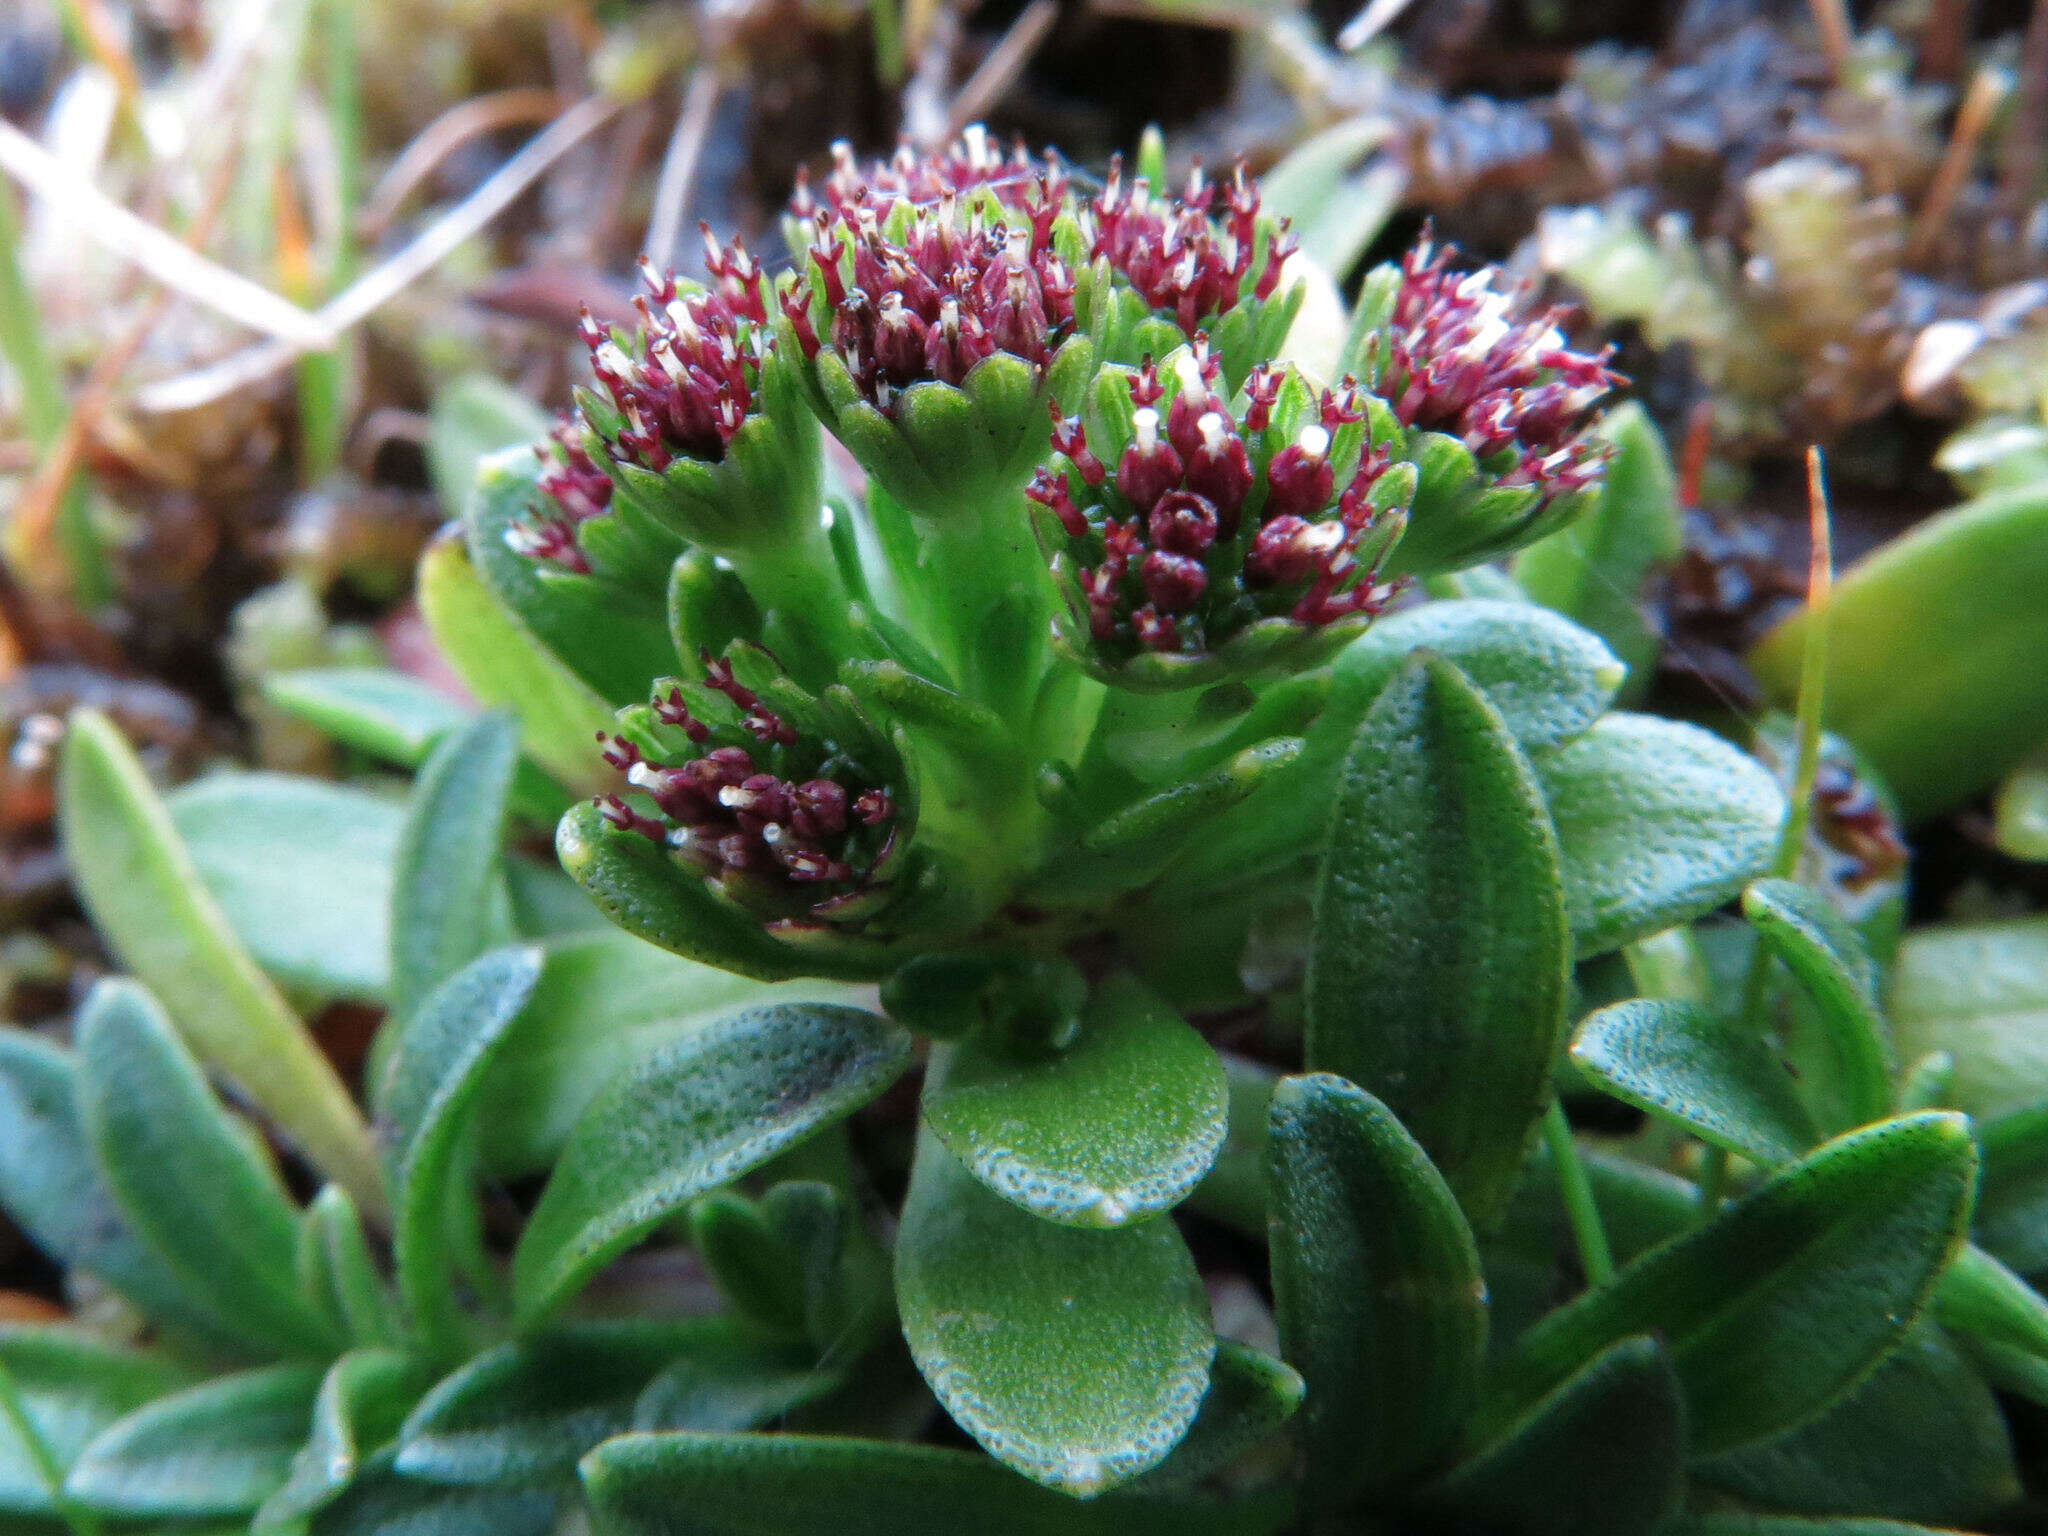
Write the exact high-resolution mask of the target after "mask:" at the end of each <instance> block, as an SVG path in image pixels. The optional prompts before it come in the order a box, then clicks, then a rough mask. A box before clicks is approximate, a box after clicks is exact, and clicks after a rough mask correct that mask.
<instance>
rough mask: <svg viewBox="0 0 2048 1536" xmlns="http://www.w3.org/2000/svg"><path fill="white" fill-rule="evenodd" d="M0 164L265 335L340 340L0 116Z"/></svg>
mask: <svg viewBox="0 0 2048 1536" xmlns="http://www.w3.org/2000/svg"><path fill="white" fill-rule="evenodd" d="M0 170H4V171H6V172H7V174H8V175H10V176H12V177H13V178H14V179H15V180H16V181H18V182H20V183H21V185H22V186H23V187H25V188H26V189H27V190H29V191H30V192H32V193H34V194H35V195H36V196H37V197H39V198H41V199H42V200H43V201H44V202H46V203H48V204H50V205H51V206H52V207H55V208H57V209H59V210H60V211H62V212H63V213H65V214H67V215H69V216H70V217H71V218H73V219H75V220H76V221H77V222H78V224H79V226H80V227H81V228H83V229H84V230H85V232H86V233H87V234H88V235H90V236H91V237H92V239H93V240H95V241H96V242H97V243H99V244H101V245H103V246H105V247H106V248H107V249H108V250H110V251H113V252H114V253H115V254H116V255H119V256H122V257H124V258H126V259H127V260H129V261H131V262H133V263H134V264H135V265H136V266H138V267H140V268H142V269H143V270H144V271H145V272H147V273H148V274H149V275H150V276H151V277H153V278H155V279H156V280H157V281H158V282H160V283H162V284H163V285H164V286H165V287H167V288H173V289H176V290H177V291H178V292H179V293H182V294H184V295H185V296H186V297H187V298H189V299H193V300H196V301H197V302H199V303H201V304H204V305H206V306H207V307H208V308H209V309H213V310H215V311H217V312H219V313H220V314H223V315H226V316H227V317H228V318H229V319H230V320H233V321H235V322H236V323H237V324H239V325H244V326H247V327H248V328H249V329H250V330H252V331H258V332H261V333H262V334H264V335H266V336H274V337H277V338H278V339H280V340H288V341H292V342H295V343H298V344H301V345H303V346H306V347H309V348H323V347H329V346H332V345H333V344H334V333H333V331H332V330H331V329H330V328H329V326H328V325H327V324H326V323H325V322H324V321H322V320H320V319H319V318H318V317H317V316H314V315H311V314H308V313H307V312H306V311H305V310H303V309H301V308H299V306H298V305H296V304H294V303H292V302H291V301H290V300H288V299H285V298H283V297H281V296H280V295H278V294H275V293H272V292H271V291H270V290H269V289H268V288H265V287H264V286H263V285H262V284H260V283H255V282H252V281H250V280H249V279H248V278H246V277H243V276H242V275H241V274H240V273H239V272H231V271H229V270H228V269H227V268H226V267H224V266H222V265H220V263H218V262H216V261H213V260H211V259H209V258H208V257H205V256H202V255H200V254H199V252H198V251H196V250H194V249H193V248H192V247H191V246H190V245H188V244H186V243H185V242H184V241H181V240H179V239H178V238H177V236H175V235H172V234H168V233H166V232H165V231H164V230H162V229H159V228H158V227H157V226H156V225H154V224H151V223H149V222H148V221H147V220H144V219H141V218H138V217H137V216H136V215H135V214H133V213H130V212H129V211H128V210H127V209H126V208H124V207H122V206H121V205H120V204H119V203H117V202H115V201H114V200H113V199H112V198H110V197H108V196H107V194H106V193H104V192H102V191H100V189H99V188H98V187H95V186H93V185H92V184H91V183H90V182H87V181H82V180H80V179H79V178H78V176H77V175H76V174H74V173H73V172H72V171H70V170H68V169H67V168H66V167H65V166H64V165H63V163H62V162H61V161H59V160H58V159H57V158H56V157H55V156H54V155H52V154H51V153H50V152H49V151H48V150H47V149H45V148H43V146H42V145H40V144H38V143H37V142H36V141H35V140H34V139H32V138H30V137H29V136H28V135H27V134H25V133H23V132H22V131H21V130H20V129H19V128H16V127H15V126H14V125H13V124H12V123H9V122H6V121H4V120H0Z"/></svg>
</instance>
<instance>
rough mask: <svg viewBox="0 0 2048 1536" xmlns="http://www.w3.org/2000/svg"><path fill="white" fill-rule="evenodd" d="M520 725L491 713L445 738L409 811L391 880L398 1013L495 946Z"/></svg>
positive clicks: (405, 1011) (407, 1010)
mask: <svg viewBox="0 0 2048 1536" xmlns="http://www.w3.org/2000/svg"><path fill="white" fill-rule="evenodd" d="M518 761H519V736H518V729H517V727H516V725H515V724H514V723H513V720H512V718H511V717H510V716H509V715H501V714H494V715H485V716H484V717H483V718H481V719H480V720H477V721H476V722H475V723H474V724H472V725H469V726H466V727H464V728H463V729H462V730H461V731H457V732H453V733H451V734H449V735H447V736H445V737H443V738H442V740H441V742H440V744H439V745H437V746H436V747H435V748H434V750H433V753H432V754H431V755H430V756H429V757H428V758H427V761H426V764H425V766H424V767H422V768H421V769H420V773H419V777H418V778H417V779H416V780H414V781H413V788H412V798H411V800H410V801H409V802H408V803H407V806H406V811H405V828H404V832H403V835H402V836H401V837H400V839H399V844H398V850H397V857H396V860H395V862H394V865H393V875H392V882H391V928H390V933H391V1013H392V1016H393V1017H394V1018H398V1019H403V1018H406V1017H407V1016H409V1015H410V1014H411V1013H412V1011H413V1010H414V1009H416V1008H418V1007H419V1006H420V1004H421V1003H422V1002H423V1001H424V1000H425V998H426V996H427V994H428V993H430V992H432V991H433V990H434V989H435V988H436V987H438V986H440V985H441V983H442V982H444V981H446V980H447V979H448V978H449V977H450V976H453V975H454V974H455V973H456V972H457V971H459V970H461V969H462V968H463V967H464V966H465V965H467V964H469V962H470V961H472V960H474V959H475V958H476V957H477V956H478V955H480V954H482V953H483V952H484V951H485V950H486V949H488V948H490V947H491V941H492V940H493V939H494V938H496V937H498V933H497V932H496V931H495V930H497V929H499V928H500V927H501V926H502V925H501V924H500V923H497V922H494V921H493V917H494V915H495V914H496V913H497V912H498V911H499V910H500V907H499V903H501V902H502V901H503V897H502V895H501V894H500V882H501V880H502V878H503V876H502V868H503V858H502V854H503V847H504V842H505V818H506V810H507V804H508V798H509V796H510V794H511V789H512V771H513V769H514V767H515V766H516V765H517V763H518Z"/></svg>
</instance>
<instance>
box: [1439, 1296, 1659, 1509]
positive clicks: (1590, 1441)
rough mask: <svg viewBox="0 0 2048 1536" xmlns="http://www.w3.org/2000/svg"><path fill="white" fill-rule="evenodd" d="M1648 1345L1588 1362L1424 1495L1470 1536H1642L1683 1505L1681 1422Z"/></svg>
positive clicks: (1628, 1345)
mask: <svg viewBox="0 0 2048 1536" xmlns="http://www.w3.org/2000/svg"><path fill="white" fill-rule="evenodd" d="M1684 1407H1685V1405H1684V1402H1683V1400H1682V1398H1681V1396H1680V1393H1679V1386H1678V1378H1677V1377H1676V1376H1675V1375H1674V1374H1673V1372H1672V1369H1671V1361H1670V1360H1669V1358H1667V1357H1666V1355H1665V1353H1664V1351H1663V1349H1662V1348H1661V1347H1660V1346H1659V1345H1658V1344H1657V1342H1656V1341H1655V1340H1654V1339H1649V1338H1644V1337H1640V1336H1638V1337H1634V1338H1625V1339H1621V1340H1618V1341H1616V1342H1615V1343H1614V1344H1612V1345H1611V1346H1609V1347H1608V1348H1607V1349H1605V1350H1603V1351H1601V1352H1600V1353H1599V1354H1598V1355H1595V1356H1594V1357H1593V1358H1592V1359H1591V1360H1590V1361H1588V1362H1587V1363H1586V1365H1585V1367H1584V1368H1583V1369H1582V1370H1580V1371H1578V1372H1577V1373H1576V1374H1575V1375H1573V1376H1571V1377H1570V1378H1568V1379H1567V1380H1565V1381H1564V1382H1563V1383H1561V1384H1560V1385H1559V1386H1558V1387H1557V1389H1556V1390H1555V1391H1553V1392H1551V1393H1550V1394H1549V1395H1548V1396H1547V1397H1545V1398H1543V1400H1542V1401H1540V1402H1539V1403H1537V1404H1536V1405H1535V1406H1534V1407H1533V1408H1531V1409H1530V1410H1529V1412H1528V1413H1527V1414H1526V1415H1525V1416H1524V1417H1522V1418H1521V1419H1520V1420H1519V1421H1517V1422H1516V1423H1515V1424H1513V1425H1511V1426H1510V1427H1509V1428H1508V1429H1507V1430H1506V1432H1505V1433H1503V1434H1502V1435H1501V1436H1500V1437H1499V1438H1498V1439H1495V1440H1493V1441H1492V1442H1490V1443H1488V1444H1486V1445H1484V1446H1481V1447H1480V1448H1479V1449H1477V1450H1476V1451H1474V1452H1473V1453H1472V1454H1471V1455H1470V1456H1468V1457H1467V1458H1466V1459H1465V1460H1464V1461H1462V1462H1460V1463H1459V1464H1458V1465H1457V1466H1456V1467H1454V1468H1453V1469H1452V1470H1451V1471H1450V1473H1449V1474H1448V1475H1446V1476H1445V1477H1444V1478H1443V1480H1442V1481H1440V1482H1438V1483H1437V1484H1436V1485H1435V1486H1434V1487H1432V1488H1431V1489H1430V1490H1429V1491H1428V1492H1427V1493H1426V1494H1425V1495H1424V1502H1425V1504H1426V1506H1427V1507H1428V1508H1430V1510H1431V1511H1432V1512H1433V1513H1440V1514H1441V1516H1442V1519H1443V1523H1444V1525H1445V1526H1446V1527H1448V1529H1449V1530H1451V1531H1454V1532H1469V1533H1471V1536H1481V1533H1484V1536H1649V1533H1651V1532H1653V1531H1661V1530H1663V1529H1664V1522H1665V1521H1666V1520H1667V1519H1669V1518H1670V1516H1671V1515H1672V1514H1673V1513H1674V1512H1675V1511H1676V1510H1677V1509H1678V1506H1679V1504H1680V1502H1681V1500H1682V1499H1683V1498H1684V1495H1685V1413H1684Z"/></svg>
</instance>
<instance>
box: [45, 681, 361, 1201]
mask: <svg viewBox="0 0 2048 1536" xmlns="http://www.w3.org/2000/svg"><path fill="white" fill-rule="evenodd" d="M57 812H58V825H59V827H60V828H61V830H62V833H63V842H64V852H65V856H66V858H67V860H68V861H69V863H70V866H71V874H72V878H73V880H74V881H75V883H76V885H77V887H78V893H79V896H80V898H81V900H82V901H83V902H84V904H85V908H86V910H87V912H88V913H89V914H90V915H91V917H92V919H93V922H94V925H95V926H96V927H97V928H98V930H99V932H100V935H101V937H102V938H104V939H105V940H106V942H107V944H108V947H109V948H110V949H111V950H112V951H113V952H114V954H115V956H116V957H117V958H118V959H119V960H120V962H121V963H122V964H123V965H125V966H126V967H127V968H128V969H129V970H130V971H132V972H134V974H135V976H136V977H137V979H139V980H140V981H142V982H143V983H144V984H145V985H147V986H148V987H149V988H150V990H151V991H152V992H154V993H155V994H156V995H157V996H158V997H160V998H162V999H163V1004H164V1008H165V1009H166V1011H167V1012H168V1013H169V1014H170V1016H171V1018H172V1019H174V1020H175V1021H176V1022H177V1026H178V1029H179V1031H180V1033H181V1034H182V1035H183V1036H184V1037H185V1039H186V1040H187V1041H188V1042H189V1043H190V1044H191V1046H192V1048H193V1050H194V1051H196V1052H197V1053H198V1055H199V1056H200V1058H201V1059H202V1060H204V1061H205V1062H206V1064H207V1065H208V1066H209V1067H210V1068H212V1069H214V1070H216V1071H218V1072H220V1073H221V1074H222V1075H223V1076H224V1077H226V1078H228V1079H230V1080H231V1081H232V1082H233V1083H234V1084H235V1086H236V1087H237V1088H239V1089H240V1090H241V1091H242V1092H243V1093H244V1094H245V1095H247V1097H248V1099H249V1101H250V1102H251V1103H253V1104H254V1105H255V1106H256V1107H257V1108H258V1109H260V1110H262V1111H263V1112H264V1113H265V1114H267V1115H268V1116H270V1118H271V1119H272V1120H273V1121H274V1122H275V1123H276V1124H277V1126H278V1128H279V1129H280V1130H281V1131H283V1132H284V1134H285V1135H286V1136H288V1137H289V1138H291V1139H292V1140H293V1141H295V1142H296V1143H297V1144H298V1145H299V1147H300V1148H301V1149H302V1150H303V1151H304V1152H305V1153H306V1155H307V1156H308V1157H309V1158H310V1159H311V1160H312V1162H313V1163H314V1164H315V1165H316V1166H318V1167H319V1168H320V1169H321V1171H322V1172H324V1173H326V1174H327V1175H328V1176H329V1177H330V1178H332V1179H334V1180H335V1181H336V1182H337V1183H340V1184H342V1185H343V1186H345V1187H346V1188H347V1190H348V1192H349V1193H350V1194H351V1195H353V1196H355V1199H356V1203H357V1204H358V1205H360V1206H361V1207H362V1208H363V1209H364V1210H365V1211H366V1212H370V1213H372V1214H376V1213H381V1211H382V1209H383V1187H382V1185H381V1184H380V1182H379V1181H378V1178H377V1160H376V1154H375V1151H374V1150H373V1149H372V1147H371V1145H370V1134H369V1128H368V1127H367V1126H366V1125H365V1124H364V1123H363V1119H362V1115H361V1113H360V1112H359V1111H358V1110H357V1108H356V1105H355V1101H354V1100H353V1099H352V1098H351V1097H350V1096H349V1092H348V1090H347V1089H346V1088H344V1087H343V1086H342V1082H341V1079H340V1077H339V1076H337V1075H336V1073H335V1070H334V1067H333V1066H332V1064H331V1063H330V1062H329V1061H328V1060H327V1058H326V1056H324V1055H323V1054H322V1053H321V1051H320V1048H319V1047H318V1046H317V1045H316V1044H315V1043H314V1041H313V1038H312V1036H311V1035H310V1034H309V1033H308V1032H307V1030H306V1028H305V1026H304V1025H303V1024H302V1023H300V1021H299V1019H298V1018H297V1016H296V1015H294V1014H293V1012H292V1010H291V1008H290V1007H289V1006H288V1005H287V1004H286V1002H285V1000H284V998H283V997H282V996H280V995H279V994H278V991H277V988H276V987H275V986H274V985H273V984H272V983H271V981H270V980H269V978H268V977H266V976H265V975H264V974H263V972H262V971H261V970H260V969H258V967H257V965H256V962H255V961H254V960H252V959H251V958H250V957H249V953H248V951H247V950H245V949H243V948H242V946H241V944H240V943H239V942H238V941H237V940H236V938H235V935H234V930H233V929H232V927H230V925H229V923H228V920H227V918H226V917H225V916H224V915H223V914H222V912H221V909H220V906H219V904H218V903H216V902H215V901H214V900H213V898H212V897H211V896H209V895H208V894H207V891H206V887H205V884H204V883H203V881H202V880H201V878H200V875H199V871H198V869H197V868H196V867H195V866H194V864H193V862H192V857H191V855H190V853H189V852H188V851H187V850H186V848H185V845H184V843H183V842H182V841H181V840H180V839H179V837H178V833H177V828H176V827H175V826H174V825H173V823H172V821H171V816H170V813H169V811H168V810H167V809H166V808H165V806H164V803H163V802H162V801H161V800H160V799H158V798H157V795H156V792H155V791H154V790H153V789H151V787H150V784H149V779H148V777H147V776H146V775H145V774H144V772H143V770H142V764H141V763H140V762H139V761H137V759H136V756H135V753H134V752H133V751H132V750H131V749H130V748H129V746H128V743H127V742H126V741H124V740H123V739H122V738H121V734H120V732H119V731H117V730H116V729H115V728H114V726H113V724H112V723H111V722H110V721H109V720H108V719H107V718H106V716H104V715H101V714H99V713H97V712H96V711H93V710H85V709H82V710H78V711H75V712H74V713H73V714H72V716H71V724H70V730H69V733H68V735H67V736H66V738H65V742H64V752H63V758H62V761H61V763H60V767H59V773H58V781H57Z"/></svg>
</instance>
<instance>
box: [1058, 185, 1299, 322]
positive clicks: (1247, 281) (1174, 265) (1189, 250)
mask: <svg viewBox="0 0 2048 1536" xmlns="http://www.w3.org/2000/svg"><path fill="white" fill-rule="evenodd" d="M1218 191H1219V189H1218V187H1217V185H1216V183H1214V182H1212V181H1209V180H1208V179H1207V178H1205V177H1204V176H1203V174H1202V170H1201V167H1200V166H1197V167H1196V168H1195V170H1194V171H1193V173H1192V174H1191V175H1190V176H1189V178H1188V188H1187V191H1186V192H1184V193H1183V194H1182V195H1181V196H1180V197H1179V198H1177V199H1169V198H1163V197H1155V196H1153V195H1152V190H1151V188H1150V186H1149V185H1148V184H1147V182H1146V180H1145V178H1144V177H1142V176H1140V177H1137V178H1135V179H1134V180H1132V181H1130V182H1129V183H1126V182H1125V180H1124V177H1123V166H1122V163H1121V162H1120V161H1116V162H1112V163H1111V165H1110V171H1109V181H1108V183H1107V184H1106V185H1105V186H1104V188H1103V190H1102V193H1101V195H1100V196H1098V197H1096V198H1095V199H1093V200H1092V201H1091V202H1090V203H1089V205H1088V213H1089V215H1090V217H1089V220H1088V226H1089V236H1090V247H1089V256H1090V257H1091V259H1096V258H1099V259H1103V260H1107V261H1108V263H1109V265H1110V267H1111V269H1112V270H1113V271H1115V272H1116V273H1117V275H1118V276H1120V277H1122V278H1123V279H1124V280H1125V281H1126V282H1128V283H1129V284H1130V285H1131V287H1132V288H1134V289H1135V290H1137V292H1138V295H1139V296H1140V297H1141V298H1142V299H1143V300H1144V301H1145V304H1146V306H1147V307H1148V308H1150V309H1152V310H1155V311H1157V312H1159V313H1161V314H1166V315H1171V316H1172V317H1173V319H1174V321H1175V323H1176V324H1178V325H1179V326H1180V329H1181V332H1182V334H1183V335H1185V336H1187V337H1189V338H1190V339H1192V338H1193V337H1194V335H1195V333H1196V332H1197V331H1199V330H1201V329H1203V328H1204V327H1205V326H1212V325H1214V323H1215V322H1216V321H1217V320H1218V319H1220V318H1221V317H1222V316H1223V315H1226V314H1228V313H1229V312H1230V311H1231V310H1232V309H1234V308H1236V307H1237V305H1238V302H1239V301H1240V300H1242V299H1256V300H1259V301H1261V302H1263V301H1265V300H1267V299H1269V298H1271V297H1272V296H1273V292H1274V289H1275V288H1276V287H1277V286H1278V285H1279V282H1280V269H1281V267H1282V266H1283V265H1284V264H1285V262H1286V260H1287V258H1288V256H1289V255H1290V254H1291V253H1292V252H1293V249H1294V242H1293V239H1292V237H1291V236H1290V235H1288V234H1287V233H1286V232H1285V230H1284V229H1283V230H1276V231H1274V232H1273V233H1272V235H1271V237H1270V239H1269V240H1267V242H1266V244H1267V247H1268V248H1267V249H1266V250H1265V251H1263V252H1261V250H1260V245H1261V234H1260V230H1259V194H1258V191H1257V189H1256V188H1255V187H1254V186H1253V185H1252V183H1251V182H1250V181H1249V180H1248V179H1247V178H1246V176H1245V173H1244V167H1243V166H1242V165H1240V166H1238V167H1237V169H1236V171H1235V172H1234V173H1233V175H1232V176H1231V179H1230V184H1229V186H1228V188H1227V189H1224V190H1223V194H1222V206H1221V209H1220V210H1219V209H1218V207H1217V202H1218ZM1219 212H1220V217H1219V216H1218V215H1219ZM1262 255H1263V257H1264V259H1263V260H1260V257H1261V256H1262ZM1255 265H1256V271H1254V266H1255Z"/></svg>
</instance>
